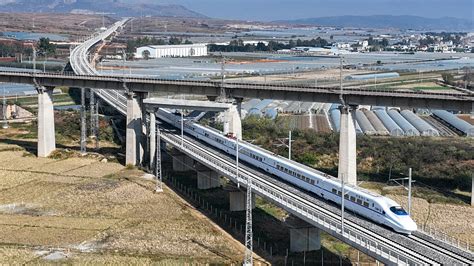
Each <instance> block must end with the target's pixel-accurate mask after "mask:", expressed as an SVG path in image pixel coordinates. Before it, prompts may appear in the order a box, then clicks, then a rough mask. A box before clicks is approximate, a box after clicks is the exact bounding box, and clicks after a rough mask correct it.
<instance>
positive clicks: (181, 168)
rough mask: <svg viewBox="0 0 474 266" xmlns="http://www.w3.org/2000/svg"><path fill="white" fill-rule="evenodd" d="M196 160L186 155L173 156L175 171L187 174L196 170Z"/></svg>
mask: <svg viewBox="0 0 474 266" xmlns="http://www.w3.org/2000/svg"><path fill="white" fill-rule="evenodd" d="M193 165H194V160H193V158H191V157H188V156H186V155H185V154H175V155H173V171H175V172H187V171H191V170H194V168H193Z"/></svg>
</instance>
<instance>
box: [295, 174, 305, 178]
mask: <svg viewBox="0 0 474 266" xmlns="http://www.w3.org/2000/svg"><path fill="white" fill-rule="evenodd" d="M296 177H298V178H301V175H300V174H296ZM303 178H304V177H303Z"/></svg>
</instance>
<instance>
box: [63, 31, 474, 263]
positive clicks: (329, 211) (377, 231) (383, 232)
mask: <svg viewBox="0 0 474 266" xmlns="http://www.w3.org/2000/svg"><path fill="white" fill-rule="evenodd" d="M123 23H125V22H123ZM122 25H123V24H122ZM118 27H119V26H118ZM118 27H117V28H118ZM114 31H115V30H113V31H107V33H106V34H103V35H101V36H98V37H96V38H95V39H93V40H90V42H87V43H85V44H83V45H81V46H79V47H77V48H76V49H74V51H73V53H72V54H71V58H72V60H71V65H72V66H73V69H74V71H75V72H76V74H79V75H94V76H96V75H99V73H98V72H97V71H96V70H95V69H93V67H91V65H90V64H89V62H88V61H87V57H88V51H89V49H90V48H91V47H93V46H94V45H95V44H97V43H98V42H99V41H100V40H102V39H104V38H106V37H107V36H106V35H107V34H109V35H110V34H111V33H113V32H114ZM101 77H103V78H113V79H117V78H119V79H123V78H120V77H117V76H115V77H110V76H109V77H106V76H101ZM126 80H130V81H133V80H143V78H136V79H135V78H126ZM149 81H150V82H151V83H152V82H153V83H155V82H162V83H165V84H166V83H170V82H171V83H173V82H177V83H179V84H181V83H183V82H184V83H189V84H196V83H202V82H194V81H170V80H156V79H149ZM205 84H206V85H207V86H220V82H207V83H205ZM230 86H249V84H239V83H232V84H231V85H230ZM280 87H281V85H275V87H274V88H280ZM285 87H288V86H285ZM294 88H295V89H296V88H297V89H302V90H314V89H315V88H314V87H313V88H311V87H308V88H301V87H299V86H295V87H294ZM95 91H96V92H97V93H98V95H99V96H100V97H101V98H102V99H104V100H105V101H106V102H107V103H109V104H111V105H112V106H114V107H115V108H116V109H117V110H118V111H119V112H121V113H122V114H126V98H125V97H124V95H123V94H121V93H118V92H117V91H115V92H112V91H107V90H95ZM357 91H358V92H361V91H364V89H362V90H360V89H358V90H357ZM365 91H371V92H373V91H374V90H370V89H369V90H365ZM442 95H446V94H442ZM454 97H464V96H459V95H455V96H454ZM175 134H176V131H175V130H174V131H173V130H171V131H170V129H166V130H165V131H164V134H163V139H164V140H165V141H166V140H168V142H170V143H173V142H174V143H175V144H178V146H179V143H180V138H179V137H177V136H176V135H175ZM179 134H180V133H178V135H179ZM185 144H186V145H187V146H190V147H192V149H193V150H195V151H199V153H200V154H204V155H205V156H207V157H208V158H210V159H211V160H213V161H216V162H220V163H221V164H223V165H227V170H226V171H231V170H232V169H233V166H232V163H233V160H234V159H233V158H231V157H230V156H228V155H226V154H222V153H220V152H218V151H215V150H213V149H212V148H209V147H206V148H204V147H201V146H200V145H199V143H198V142H196V141H195V140H192V139H189V137H188V136H186V141H185ZM204 163H205V162H204ZM208 163H209V162H208ZM229 169H231V170H229ZM240 173H241V175H246V176H251V177H252V180H254V179H253V178H255V180H258V182H259V183H258V185H259V186H261V187H267V188H272V189H273V190H275V193H278V194H280V195H282V196H283V195H284V196H285V197H286V198H288V199H290V200H291V201H292V202H298V204H300V205H302V206H303V205H304V206H305V207H306V208H307V210H312V211H317V212H319V213H321V215H324V217H327V220H326V222H332V223H337V222H338V221H339V222H340V216H339V215H338V208H337V206H330V205H328V206H325V207H322V206H323V205H325V204H326V205H327V203H324V202H322V201H321V200H318V199H315V198H314V196H312V195H309V194H307V193H305V192H304V191H300V190H299V189H296V188H294V187H292V186H288V184H287V183H283V182H281V181H278V180H276V179H275V178H272V177H268V176H265V175H263V174H262V173H258V172H256V171H255V169H253V168H251V167H248V166H245V165H243V166H242V170H240ZM241 184H242V185H243V186H245V183H241ZM285 207H286V208H287V209H288V207H287V206H285ZM347 216H348V219H347V220H346V221H347V222H346V224H345V227H346V228H347V229H348V230H352V231H353V232H357V233H360V234H364V235H366V236H367V238H368V240H367V242H366V243H367V244H368V243H369V241H375V242H377V243H381V244H383V245H387V246H389V247H391V248H392V249H393V250H398V251H400V252H401V253H402V254H409V256H411V257H412V258H413V261H415V262H416V264H420V265H441V263H444V264H447V265H463V263H465V262H468V265H471V264H473V260H472V258H459V257H456V256H457V255H456V254H457V253H456V252H453V251H449V250H446V251H444V250H443V247H441V246H440V245H438V244H436V243H434V242H436V241H428V240H425V239H421V240H420V239H419V238H418V239H410V238H409V237H405V238H406V239H405V240H403V236H401V235H399V234H396V233H393V232H390V231H389V230H387V229H383V228H382V227H380V226H378V225H374V224H372V225H369V226H361V225H360V224H364V223H366V222H367V221H365V222H364V221H363V220H360V218H358V217H355V216H352V215H351V214H348V215H347ZM323 222H324V220H323ZM349 237H350V235H349ZM356 240H357V238H356ZM402 240H403V241H412V242H411V243H412V244H413V245H418V246H421V247H422V248H421V249H418V250H413V248H409V247H410V246H411V245H410V244H406V243H405V244H404V245H402V244H400V243H398V242H399V241H402ZM423 246H424V248H423ZM369 248H370V246H369ZM430 251H431V252H430ZM468 253H469V252H468ZM433 254H439V256H436V257H437V258H436V259H433V258H431V257H430V256H432V255H433ZM440 261H441V262H440ZM458 263H459V264H458ZM394 264H395V263H394ZM396 264H406V262H404V261H402V260H400V261H397V263H396Z"/></svg>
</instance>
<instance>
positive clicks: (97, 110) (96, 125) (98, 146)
mask: <svg viewBox="0 0 474 266" xmlns="http://www.w3.org/2000/svg"><path fill="white" fill-rule="evenodd" d="M99 105H100V99H99V98H98V97H96V98H95V127H94V128H95V149H96V150H97V151H98V150H99V148H100V143H99V140H100V139H99V134H100V132H99V126H100V123H99V122H100V121H99Z"/></svg>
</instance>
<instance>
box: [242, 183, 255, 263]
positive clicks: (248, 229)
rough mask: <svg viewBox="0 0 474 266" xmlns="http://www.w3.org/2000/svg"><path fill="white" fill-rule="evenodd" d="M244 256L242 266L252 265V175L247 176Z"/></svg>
mask: <svg viewBox="0 0 474 266" xmlns="http://www.w3.org/2000/svg"><path fill="white" fill-rule="evenodd" d="M245 214H246V215H245V258H244V263H243V265H244V266H252V265H253V256H252V255H253V231H252V177H251V176H250V175H248V176H247V198H246V208H245Z"/></svg>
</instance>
